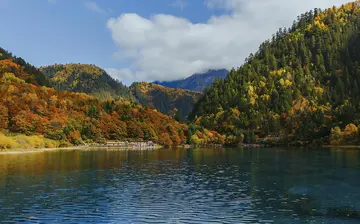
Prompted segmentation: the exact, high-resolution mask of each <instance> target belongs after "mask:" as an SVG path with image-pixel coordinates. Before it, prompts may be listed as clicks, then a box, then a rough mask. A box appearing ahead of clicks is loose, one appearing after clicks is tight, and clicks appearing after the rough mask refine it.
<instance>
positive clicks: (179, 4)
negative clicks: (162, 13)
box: [171, 0, 187, 10]
mask: <svg viewBox="0 0 360 224" xmlns="http://www.w3.org/2000/svg"><path fill="white" fill-rule="evenodd" d="M171 6H172V7H175V8H179V9H180V10H184V9H185V8H186V6H187V2H186V1H185V0H175V1H174V2H173V3H171Z"/></svg>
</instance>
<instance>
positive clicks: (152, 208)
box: [0, 149, 360, 223]
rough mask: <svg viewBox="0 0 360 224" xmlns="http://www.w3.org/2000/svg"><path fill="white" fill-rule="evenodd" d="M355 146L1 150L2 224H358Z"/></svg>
mask: <svg viewBox="0 0 360 224" xmlns="http://www.w3.org/2000/svg"><path fill="white" fill-rule="evenodd" d="M359 152H360V151H359V150H351V149H321V150H314V149H311V150H310V149H159V150H149V151H144V150H142V151H141V150H139V151H136V150H129V151H126V150H109V151H106V150H89V151H73V150H63V151H61V150H60V151H49V152H39V153H29V154H2V155H0V222H6V223H10V222H28V223H44V222H45V223H46V222H48V223H88V222H93V223H360V153H359Z"/></svg>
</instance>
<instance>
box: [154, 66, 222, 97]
mask: <svg viewBox="0 0 360 224" xmlns="http://www.w3.org/2000/svg"><path fill="white" fill-rule="evenodd" d="M227 73H228V70H226V69H211V70H208V71H207V72H205V73H197V74H194V75H192V76H190V77H188V78H186V79H181V80H175V81H165V82H160V81H155V82H154V83H155V84H158V85H162V86H165V87H168V88H179V89H187V90H194V91H200V92H202V91H203V90H204V89H205V87H207V86H209V85H211V84H212V83H213V82H214V81H215V79H217V78H220V79H224V78H225V77H226V75H227Z"/></svg>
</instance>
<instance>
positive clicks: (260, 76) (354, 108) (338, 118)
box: [191, 1, 360, 144]
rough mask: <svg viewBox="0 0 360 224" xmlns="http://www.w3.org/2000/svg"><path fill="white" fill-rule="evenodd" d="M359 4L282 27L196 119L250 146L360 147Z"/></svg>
mask: <svg viewBox="0 0 360 224" xmlns="http://www.w3.org/2000/svg"><path fill="white" fill-rule="evenodd" d="M359 5H360V4H359V2H358V1H357V2H353V3H349V4H346V5H343V6H341V7H339V8H336V7H333V8H330V9H326V10H320V9H314V10H312V11H309V12H307V13H305V14H302V15H301V16H299V17H298V19H297V20H296V21H294V23H293V25H292V27H290V28H281V29H279V31H278V32H276V34H275V35H273V37H272V38H271V40H268V41H265V42H264V43H263V44H261V46H260V48H259V50H258V52H256V53H255V54H251V55H250V56H249V57H248V58H247V59H246V61H245V63H244V65H242V66H241V67H240V68H238V69H233V70H231V71H230V72H229V75H228V76H227V78H226V79H225V80H216V81H215V83H214V84H213V87H212V88H210V89H208V90H207V91H206V92H205V94H204V96H203V97H202V98H201V100H200V101H199V102H198V103H197V105H196V107H195V109H194V111H193V112H192V114H191V118H192V119H193V120H194V121H195V122H196V123H197V124H201V125H202V126H204V127H206V128H213V129H215V130H217V131H219V132H220V133H223V134H226V135H228V136H233V137H234V138H236V139H238V140H239V141H243V140H244V141H245V142H254V141H256V137H259V138H265V139H266V137H268V138H269V139H272V140H273V141H274V140H276V139H280V140H282V141H285V142H290V143H294V144H305V143H309V142H313V143H314V142H319V143H326V142H329V141H330V142H331V143H333V144H340V143H341V142H344V141H345V139H346V142H347V143H351V142H356V141H358V140H357V139H358V138H357V133H358V125H359V124H360V113H359V111H360V110H359V109H360V92H359V91H360V90H359V86H360V35H359V32H360V7H359ZM239 136H241V137H239Z"/></svg>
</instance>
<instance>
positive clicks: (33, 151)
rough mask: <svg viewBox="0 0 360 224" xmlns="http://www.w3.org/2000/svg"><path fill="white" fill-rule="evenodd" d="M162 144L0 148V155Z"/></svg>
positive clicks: (119, 148)
mask: <svg viewBox="0 0 360 224" xmlns="http://www.w3.org/2000/svg"><path fill="white" fill-rule="evenodd" d="M161 148H163V147H162V146H157V147H155V148H146V147H145V148H134V147H96V146H71V147H61V148H40V149H10V150H1V151H0V155H6V154H26V153H40V152H50V151H56V150H84V151H85V150H93V149H102V150H150V149H151V150H154V149H161Z"/></svg>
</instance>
